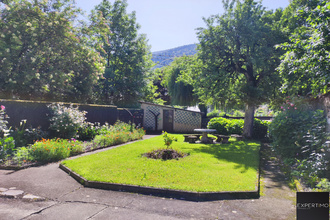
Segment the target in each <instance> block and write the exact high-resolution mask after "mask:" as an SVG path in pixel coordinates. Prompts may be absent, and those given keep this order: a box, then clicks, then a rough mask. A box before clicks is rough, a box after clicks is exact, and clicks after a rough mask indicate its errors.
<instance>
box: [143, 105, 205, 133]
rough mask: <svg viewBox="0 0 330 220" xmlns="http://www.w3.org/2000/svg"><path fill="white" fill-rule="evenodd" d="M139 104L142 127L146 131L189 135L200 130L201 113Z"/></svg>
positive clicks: (164, 106)
mask: <svg viewBox="0 0 330 220" xmlns="http://www.w3.org/2000/svg"><path fill="white" fill-rule="evenodd" d="M140 103H141V108H142V109H143V110H144V117H143V126H144V128H145V129H146V130H147V131H167V132H176V133H191V132H193V131H194V129H195V128H201V122H202V113H201V112H196V111H190V110H184V109H179V108H174V107H172V106H166V105H157V104H153V103H148V102H140Z"/></svg>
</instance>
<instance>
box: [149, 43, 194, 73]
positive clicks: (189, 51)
mask: <svg viewBox="0 0 330 220" xmlns="http://www.w3.org/2000/svg"><path fill="white" fill-rule="evenodd" d="M196 47H197V45H196V44H189V45H185V46H181V47H176V48H173V49H169V50H162V51H157V52H153V53H152V61H154V62H155V63H157V62H158V64H157V65H156V66H155V67H154V68H155V69H156V68H161V67H163V66H167V65H169V64H170V63H171V62H172V61H173V60H174V58H175V57H181V56H183V55H187V56H189V55H194V54H196V52H197V51H196Z"/></svg>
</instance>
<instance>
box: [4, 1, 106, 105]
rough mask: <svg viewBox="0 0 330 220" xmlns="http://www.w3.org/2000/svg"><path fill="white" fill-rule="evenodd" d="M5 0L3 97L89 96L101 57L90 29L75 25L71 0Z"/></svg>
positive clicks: (64, 98) (80, 98) (99, 71)
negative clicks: (92, 41) (93, 41)
mask: <svg viewBox="0 0 330 220" xmlns="http://www.w3.org/2000/svg"><path fill="white" fill-rule="evenodd" d="M5 2H6V3H7V4H1V3H0V4H1V6H2V7H0V18H1V19H0V39H1V40H0V65H1V68H0V88H1V89H0V94H1V97H2V98H20V99H37V100H38V99H43V100H61V101H74V100H77V101H79V102H84V101H87V100H88V99H89V98H90V97H91V95H92V89H93V86H94V83H96V81H97V78H98V77H99V75H101V74H102V71H103V67H104V59H103V58H102V57H101V56H100V55H99V54H98V53H97V52H96V50H95V49H93V48H94V47H95V44H92V43H91V42H90V40H91V38H89V37H88V36H87V35H88V34H89V31H88V29H87V28H85V29H84V28H78V27H76V26H75V23H77V20H76V17H77V14H78V13H79V10H78V9H76V8H75V7H74V1H72V0H49V1H41V0H35V1H28V0H11V1H9V0H8V1H5ZM83 29H84V30H85V31H84V32H83ZM83 33H84V34H83Z"/></svg>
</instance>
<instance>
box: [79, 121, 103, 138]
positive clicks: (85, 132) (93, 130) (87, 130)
mask: <svg viewBox="0 0 330 220" xmlns="http://www.w3.org/2000/svg"><path fill="white" fill-rule="evenodd" d="M99 130H100V126H99V123H95V124H93V123H90V122H85V123H84V124H83V126H82V127H79V128H78V132H77V139H78V140H80V141H90V140H93V139H94V138H95V136H96V135H98V134H99Z"/></svg>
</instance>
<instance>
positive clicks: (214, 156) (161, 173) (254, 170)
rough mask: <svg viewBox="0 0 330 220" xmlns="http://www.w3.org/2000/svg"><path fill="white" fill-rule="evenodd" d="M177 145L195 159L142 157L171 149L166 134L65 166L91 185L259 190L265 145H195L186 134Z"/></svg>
mask: <svg viewBox="0 0 330 220" xmlns="http://www.w3.org/2000/svg"><path fill="white" fill-rule="evenodd" d="M171 136H175V137H177V138H178V141H177V142H173V144H172V145H171V147H172V148H173V149H176V150H179V151H181V152H184V153H189V154H190V155H189V156H186V157H184V158H181V159H179V160H166V161H164V160H155V159H149V158H146V157H143V156H142V154H144V153H146V152H149V151H152V150H155V149H159V148H165V145H164V140H163V137H162V136H158V137H154V138H151V139H147V140H143V141H137V142H134V143H131V144H127V145H124V146H121V147H118V148H114V149H110V150H108V151H104V152H100V153H96V154H92V155H88V156H83V157H80V158H77V159H73V160H66V161H63V162H62V164H63V165H65V166H67V167H68V168H70V169H71V170H73V171H74V172H76V173H78V174H79V175H81V176H83V177H84V178H86V179H87V180H89V181H100V182H109V183H116V184H127V185H137V186H146V187H156V188H163V189H174V190H184V191H192V192H221V191H254V190H256V186H257V183H258V178H257V176H258V175H257V174H258V168H259V148H260V144H259V143H258V142H253V141H233V140H234V139H230V142H229V143H228V144H208V145H205V144H189V143H186V142H183V136H182V135H171Z"/></svg>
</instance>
